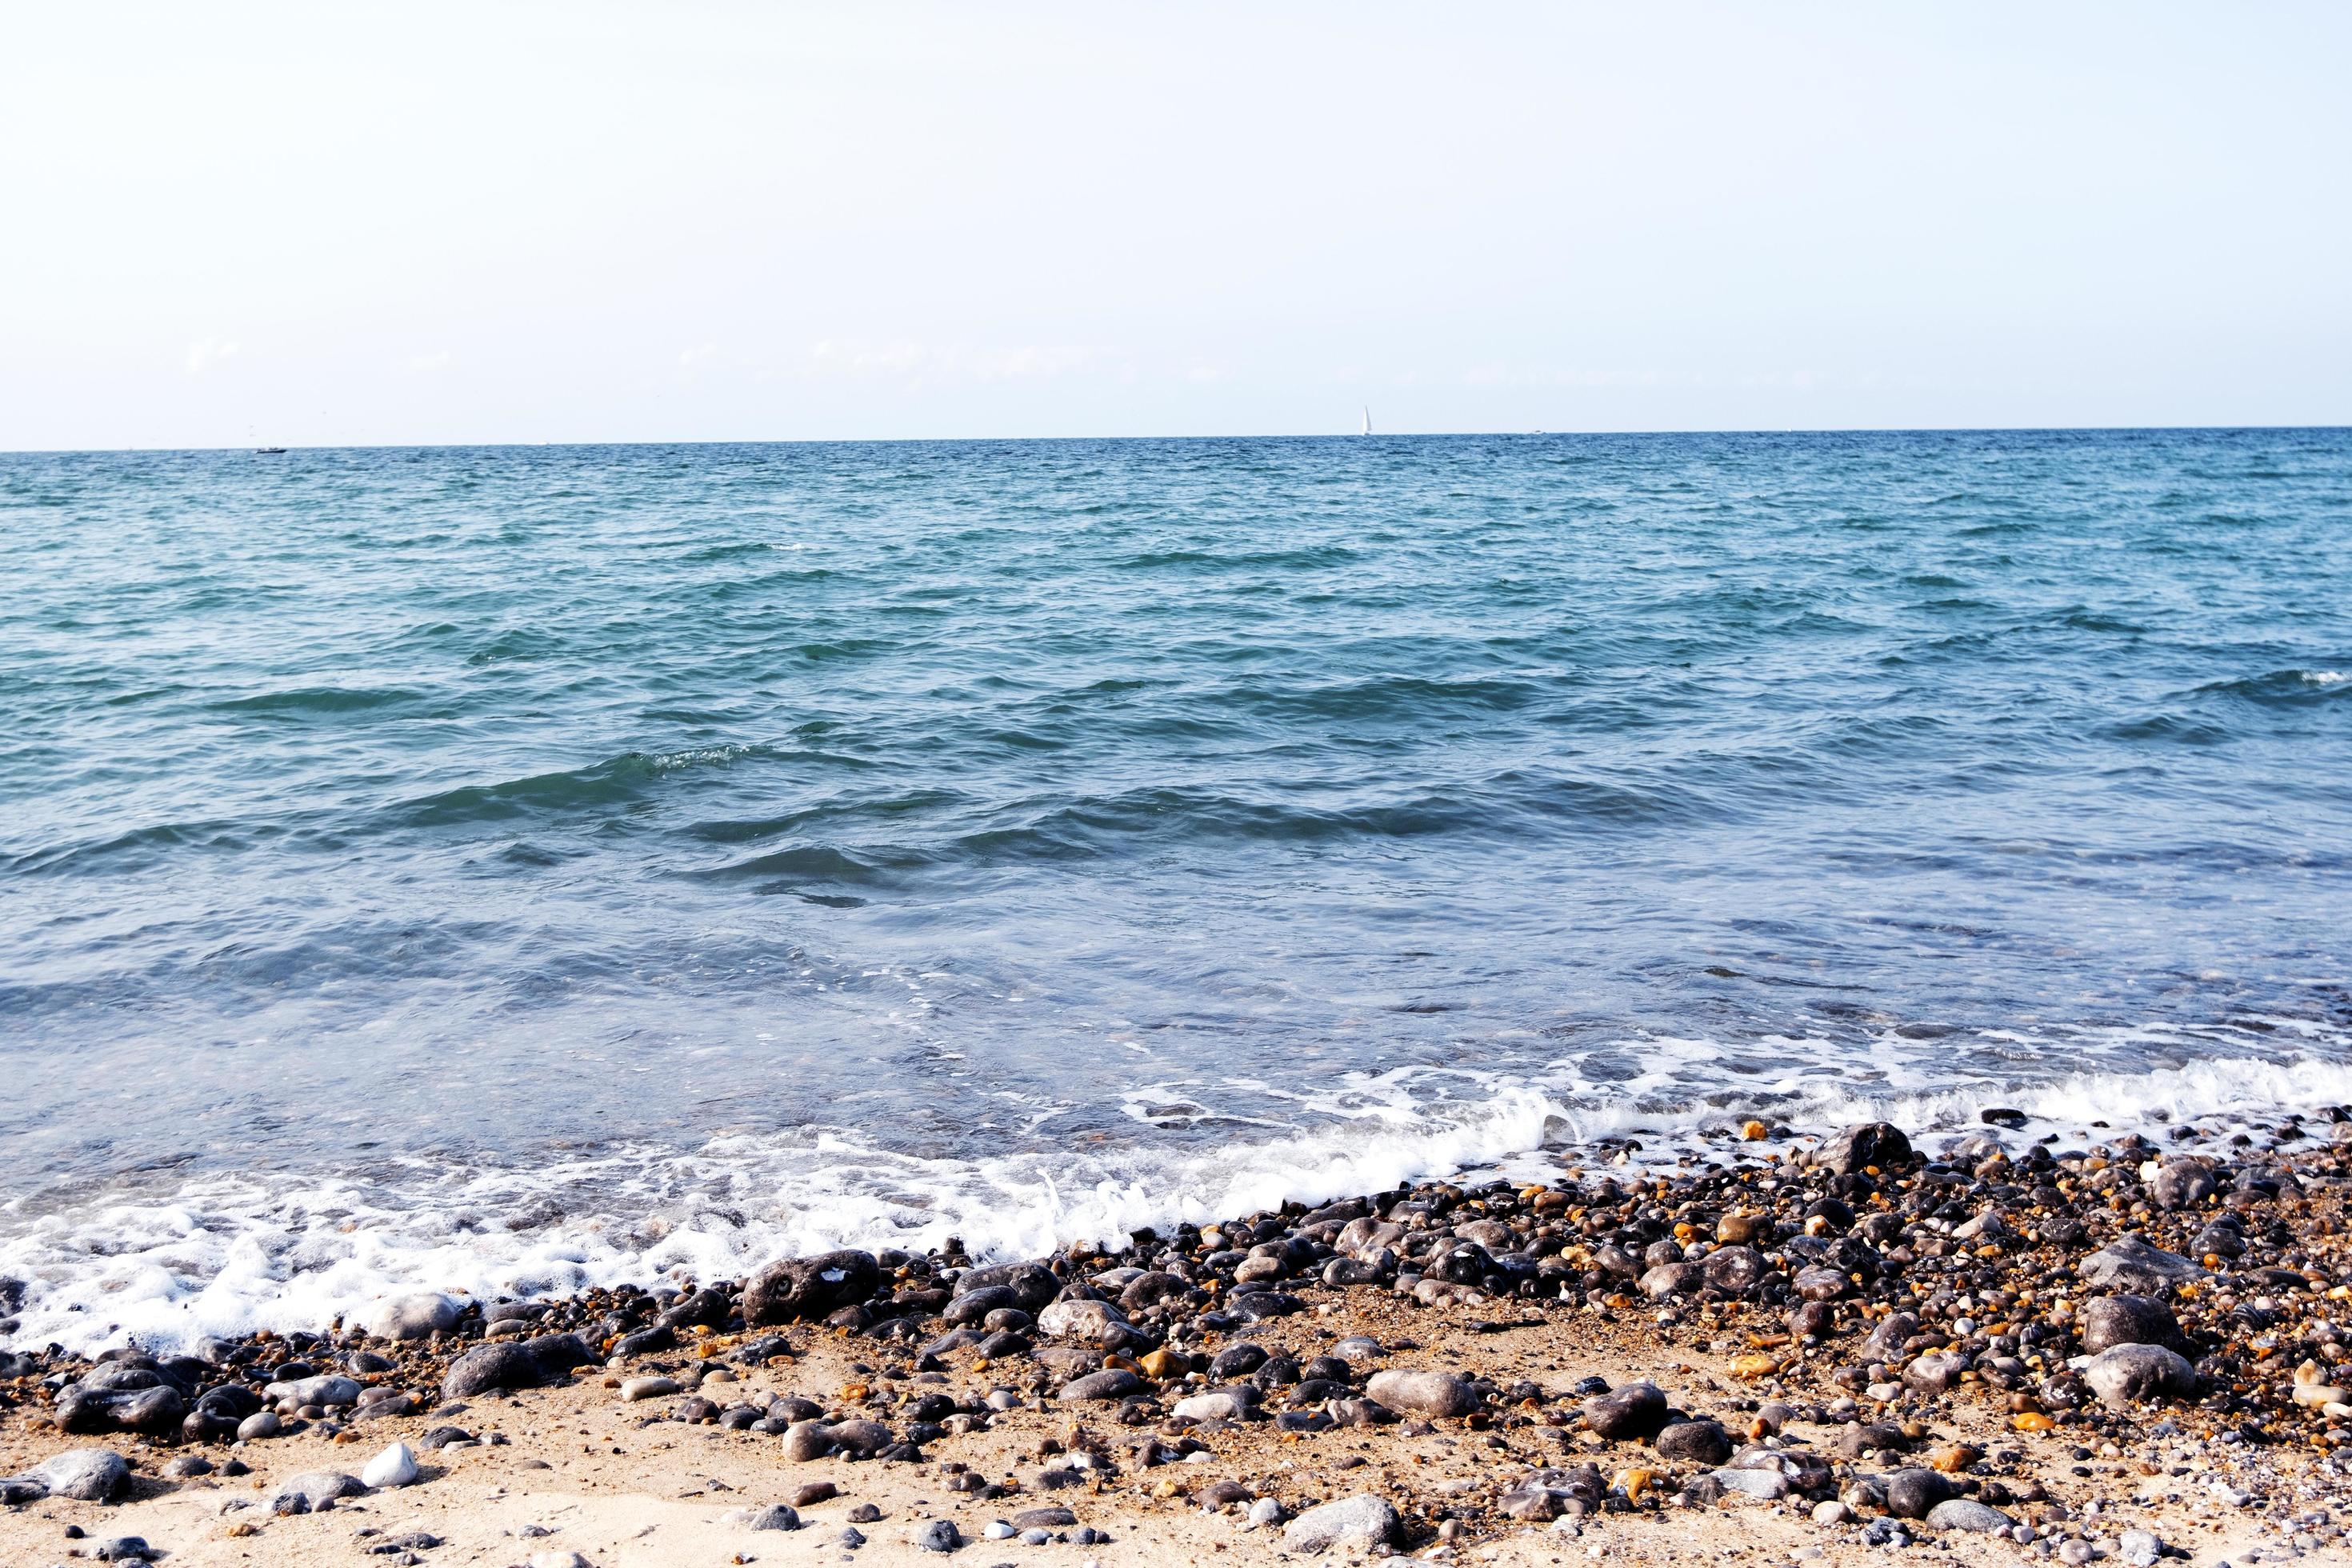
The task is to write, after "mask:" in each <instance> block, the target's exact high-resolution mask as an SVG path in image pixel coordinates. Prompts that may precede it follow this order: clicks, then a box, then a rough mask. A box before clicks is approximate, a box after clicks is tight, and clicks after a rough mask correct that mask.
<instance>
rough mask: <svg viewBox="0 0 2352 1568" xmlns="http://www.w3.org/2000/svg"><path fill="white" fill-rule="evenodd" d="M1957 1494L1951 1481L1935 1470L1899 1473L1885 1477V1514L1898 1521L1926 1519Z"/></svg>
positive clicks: (1898, 1471) (1900, 1471)
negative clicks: (1892, 1516)
mask: <svg viewBox="0 0 2352 1568" xmlns="http://www.w3.org/2000/svg"><path fill="white" fill-rule="evenodd" d="M1955 1495H1957V1494H1956V1493H1955V1491H1954V1489H1953V1487H1952V1483H1951V1481H1950V1479H1948V1478H1947V1477H1945V1476H1943V1475H1942V1474H1940V1473H1938V1472H1937V1471H1935V1470H1922V1469H1916V1468H1915V1469H1908V1470H1897V1471H1895V1473H1894V1474H1893V1475H1891V1476H1889V1477H1887V1478H1886V1511H1887V1512H1889V1513H1891V1514H1893V1515H1894V1516H1895V1518H1897V1519H1925V1518H1927V1515H1928V1513H1929V1512H1930V1511H1931V1510H1933V1509H1934V1508H1935V1506H1936V1505H1937V1503H1939V1502H1942V1501H1944V1500H1946V1499H1948V1498H1950V1497H1953V1496H1955Z"/></svg>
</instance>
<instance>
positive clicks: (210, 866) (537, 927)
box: [0, 431, 2352, 1339]
mask: <svg viewBox="0 0 2352 1568" xmlns="http://www.w3.org/2000/svg"><path fill="white" fill-rule="evenodd" d="M2347 525H2352V433H2347V432H2343V431H2262V432H2207V433H2147V432H2116V433H2048V434H2018V433H2000V434H1978V435H1933V434H1931V435H1870V436H1695V437H1463V438H1384V437H1374V438H1369V439H1342V440H1296V441H1183V442H1153V441H1129V442H1068V443H1024V444H993V443H928V444H891V445H871V446H770V447H583V448H545V447H542V448H483V449H433V450H353V451H321V452H296V453H292V454H289V455H287V456H285V457H279V458H261V457H257V456H254V455H250V454H245V453H183V454H142V455H119V454H108V455H82V456H39V455H34V456H13V457H0V572H4V573H5V578H0V581H5V583H6V584H7V587H6V589H5V593H0V721H5V726H6V733H7V734H8V735H9V737H10V741H9V744H8V745H7V747H6V749H5V752H0V1073H4V1074H5V1078H6V1079H7V1082H8V1085H9V1090H10V1092H9V1093H7V1094H6V1095H5V1097H0V1199H5V1207H0V1274H7V1275H13V1276H16V1277H17V1278H21V1279H26V1280H27V1281H28V1282H29V1284H30V1289H29V1293H28V1294H29V1300H28V1305H27V1308H26V1311H25V1313H24V1327H23V1330H22V1337H25V1338H27V1339H32V1338H41V1339H46V1338H51V1337H64V1338H68V1339H76V1338H83V1339H87V1338H90V1337H93V1336H97V1337H103V1335H104V1333H105V1332H106V1331H107V1330H108V1329H109V1328H110V1327H111V1326H113V1325H118V1324H119V1325H123V1326H127V1327H130V1328H134V1329H137V1330H139V1331H142V1332H147V1333H151V1334H153V1333H165V1334H168V1333H171V1332H174V1331H182V1330H185V1329H189V1328H192V1327H201V1328H206V1329H213V1328H227V1327H238V1326H244V1325H245V1324H247V1323H249V1322H252V1321H284V1322H287V1323H289V1324H290V1323H292V1322H295V1321H306V1320H307V1319H310V1318H316V1317H318V1316H320V1315H321V1314H324V1313H326V1312H329V1311H331V1310H333V1308H334V1307H335V1306H337V1305H339V1304H342V1303H346V1302H348V1301H350V1300H358V1299H362V1298H364V1297H365V1296H366V1295H368V1294H372V1293H373V1291H375V1290H377V1289H382V1288H383V1283H384V1282H385V1281H386V1280H389V1279H418V1280H423V1281H425V1282H428V1283H436V1284H438V1283H454V1284H467V1285H470V1286H472V1287H473V1288H476V1289H511V1288H514V1287H516V1286H518V1285H520V1286H524V1287H530V1288H537V1289H558V1288H562V1287H563V1286H565V1285H567V1284H573V1283H577V1282H579V1281H580V1280H581V1279H586V1278H595V1277H611V1276H614V1275H617V1274H632V1275H635V1276H637V1277H643V1276H644V1275H646V1273H648V1272H651V1271H655V1270H658V1269H660V1268H668V1267H673V1266H690V1267H696V1268H724V1267H730V1266H732V1265H734V1264H736V1263H739V1262H740V1260H742V1259H744V1258H757V1257H760V1256H763V1255H764V1254H766V1253H767V1252H769V1251H770V1250H772V1249H774V1248H777V1247H790V1246H802V1245H813V1244H814V1243H816V1242H820V1241H831V1240H836V1239H859V1238H864V1239H869V1240H871V1239H879V1238H882V1237H886V1236H892V1235H911V1236H915V1237H933V1238H936V1237H940V1236H943V1235H946V1234H950V1233H955V1234H961V1235H962V1236H964V1237H966V1238H967V1239H969V1240H971V1241H972V1242H974V1244H975V1245H976V1246H984V1247H996V1248H999V1249H1003V1250H1015V1249H1021V1248H1028V1247H1041V1246H1045V1245H1048V1244H1050V1243H1052V1242H1053V1241H1055V1240H1056V1239H1066V1238H1067V1237H1071V1236H1075V1235H1084V1234H1088V1233H1090V1232H1091V1233H1099V1232H1103V1231H1107V1230H1108V1229H1112V1228H1124V1227H1125V1226H1129V1225H1134V1224H1143V1223H1150V1221H1152V1220H1154V1219H1164V1218H1166V1217H1168V1216H1169V1215H1172V1214H1175V1213H1178V1212H1180V1211H1181V1212H1193V1213H1199V1214H1202V1215H1205V1214H1206V1213H1208V1212H1210V1211H1212V1210H1215V1209H1221V1208H1227V1207H1232V1206H1236V1205H1248V1204H1253V1203H1262V1202H1267V1201H1272V1200H1273V1199H1275V1198H1277V1197H1280V1196H1284V1195H1288V1194H1313V1193H1316V1192H1318V1191H1338V1190H1340V1189H1342V1188H1346V1187H1349V1186H1358V1185H1379V1184H1384V1183H1385V1182H1386V1181H1388V1180H1393V1179H1396V1178H1397V1177H1400V1176H1402V1175H1404V1174H1408V1173H1420V1172H1423V1171H1428V1170H1433V1169H1442V1168H1444V1167H1446V1166H1448V1165H1451V1164H1455V1163H1465V1162H1467V1163H1477V1162H1486V1161H1493V1160H1497V1159H1503V1158H1506V1157H1508V1156H1511V1155H1514V1154H1519V1153H1524V1152H1527V1151H1528V1150H1531V1149H1535V1148H1538V1147H1539V1146H1540V1145H1542V1144H1544V1143H1545V1142H1552V1143H1558V1142H1560V1141H1562V1140H1565V1139H1570V1138H1574V1137H1579V1136H1589V1135H1591V1134H1592V1133H1594V1132H1597V1131H1610V1130H1612V1129H1623V1128H1630V1127H1636V1126H1639V1127H1645V1128H1657V1129H1664V1128H1668V1127H1671V1126H1676V1125H1688V1124H1694V1123H1697V1122H1703V1121H1706V1119H1708V1118H1710V1117H1713V1118H1715V1119H1717V1120H1720V1118H1721V1116H1722V1115H1723V1114H1724V1113H1726V1112H1735V1111H1738V1112H1744V1111H1747V1110H1762V1111H1766V1112H1770V1113H1778V1114H1782V1115H1830V1114H1836V1113H1840V1112H1841V1111H1842V1110H1843V1109H1844V1108H1847V1107H1850V1106H1853V1105H1854V1104H1857V1103H1864V1102H1868V1103H1878V1104H1899V1105H1902V1106H1904V1107H1905V1108H1906V1112H1907V1113H1909V1114H1912V1115H1915V1116H1922V1117H1928V1118H1934V1117H1937V1116H1942V1117H1947V1118H1961V1117H1966V1116H1968V1115H1969V1114H1971V1113H1972V1111H1973V1109H1974V1107H1976V1106H1977V1105H1979V1104H1982V1103H1986V1102H1989V1101H1990V1100H2004V1101H2009V1102H2018V1101H2021V1100H2033V1101H2034V1103H2036V1104H2038V1105H2041V1106H2042V1107H2044V1108H2046V1109H2047V1110H2049V1111H2050V1113H2051V1114H2052V1115H2053V1116H2057V1117H2065V1116H2075V1117H2079V1118H2081V1119H2084V1120H2088V1119H2091V1118H2092V1117H2093V1116H2094V1115H2095V1113H2096V1112H2098V1111H2099V1110H2102V1109H2103V1108H2106V1107H2110V1106H2113V1107H2118V1108H2122V1107H2165V1108H2172V1109H2177V1110H2180V1111H2181V1112H2183V1113H2186V1114H2198V1113H2200V1112H2202V1111H2204V1110H2209V1109H2215V1108H2219V1107H2221V1106H2224V1105H2231V1106H2242V1107H2260V1106H2265V1105H2270V1104H2274V1103H2308V1104H2317V1103H2325V1102H2327V1101H2332V1100H2346V1099H2352V1049H2347V1046H2352V958H2347V952H2346V941H2345V931H2346V919H2345V917H2346V911H2347V909H2352V877H2348V876H2347V844H2352V836H2347V829H2352V616H2347V613H2346V610H2345V605H2347V603H2352V550H2347V542H2352V535H2347ZM2217 1064H2218V1065H2217ZM2037 1097H2038V1098H2037Z"/></svg>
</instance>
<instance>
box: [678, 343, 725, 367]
mask: <svg viewBox="0 0 2352 1568" xmlns="http://www.w3.org/2000/svg"><path fill="white" fill-rule="evenodd" d="M718 358H719V345H718V344H717V343H698V344H696V345H695V346H694V347H692V348H690V349H680V350H678V351H677V368H678V369H680V370H700V369H701V368H702V367H703V366H704V365H707V364H710V363H714V362H716V361H717V359H718Z"/></svg>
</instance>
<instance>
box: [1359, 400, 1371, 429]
mask: <svg viewBox="0 0 2352 1568" xmlns="http://www.w3.org/2000/svg"><path fill="white" fill-rule="evenodd" d="M1371 433H1372V407H1371V405H1370V404H1369V403H1368V404H1366V405H1364V427H1363V429H1362V430H1360V432H1358V434H1360V435H1364V436H1369V435H1370V434H1371Z"/></svg>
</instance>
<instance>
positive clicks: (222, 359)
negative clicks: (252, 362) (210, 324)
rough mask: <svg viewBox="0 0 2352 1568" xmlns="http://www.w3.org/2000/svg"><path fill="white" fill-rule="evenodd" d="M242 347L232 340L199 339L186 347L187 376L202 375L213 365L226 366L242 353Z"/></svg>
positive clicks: (220, 338) (242, 345)
mask: <svg viewBox="0 0 2352 1568" xmlns="http://www.w3.org/2000/svg"><path fill="white" fill-rule="evenodd" d="M244 347H245V345H244V344H242V343H240V342H237V341H236V339H234V338H224V337H218V336H215V337H209V338H200V339H198V340H197V341H196V342H193V343H190V344H189V345H188V374H190V375H202V374H205V372H206V371H208V370H210V369H212V368H213V367H214V366H215V365H219V364H226V363H227V362H229V361H230V360H233V359H235V358H236V356H237V355H238V354H239V353H243V352H244Z"/></svg>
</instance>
